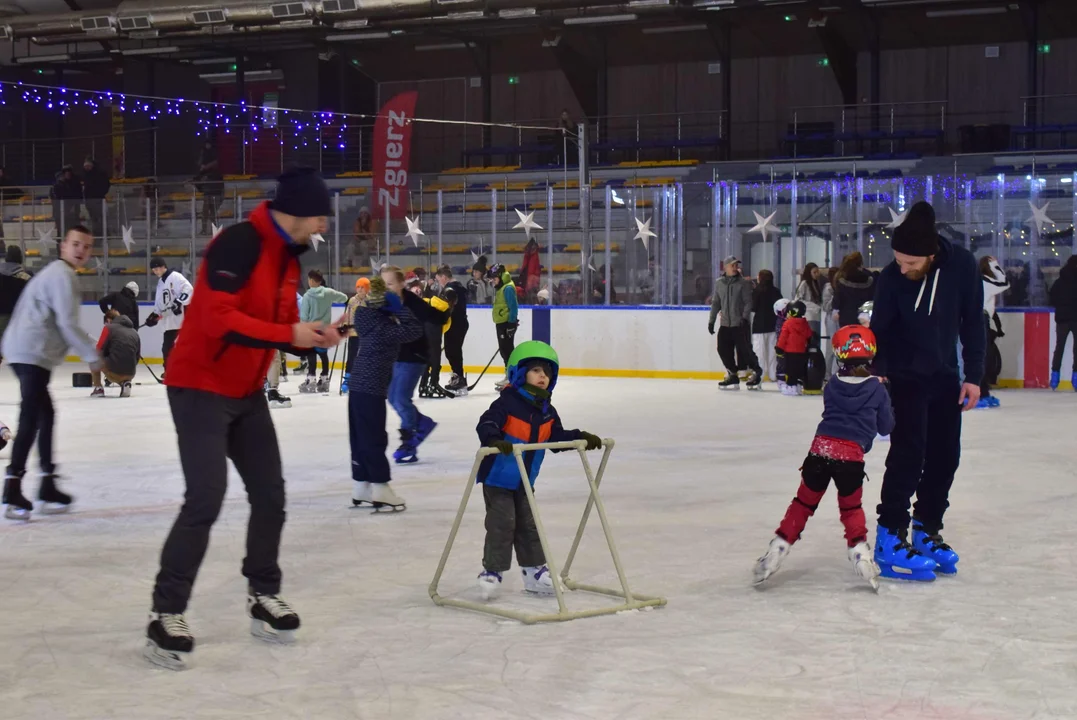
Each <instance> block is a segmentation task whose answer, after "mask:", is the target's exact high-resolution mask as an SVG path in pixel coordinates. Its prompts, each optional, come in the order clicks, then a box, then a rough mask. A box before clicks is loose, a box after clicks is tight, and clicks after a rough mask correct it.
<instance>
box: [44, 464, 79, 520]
mask: <svg viewBox="0 0 1077 720" xmlns="http://www.w3.org/2000/svg"><path fill="white" fill-rule="evenodd" d="M57 477H59V476H58V475H54V474H52V473H43V474H42V475H41V489H40V490H38V492H37V499H38V500H40V501H41V502H42V503H43V505H42V507H41V512H42V513H43V514H45V515H59V514H61V513H65V512H67V511H68V510H70V509H71V501H72V500H73V498H72V497H71V496H70V495H68V494H67V493H65V492H60V490H59V489H58V488H57V487H56V478H57Z"/></svg>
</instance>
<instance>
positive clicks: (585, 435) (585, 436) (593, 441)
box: [580, 430, 602, 450]
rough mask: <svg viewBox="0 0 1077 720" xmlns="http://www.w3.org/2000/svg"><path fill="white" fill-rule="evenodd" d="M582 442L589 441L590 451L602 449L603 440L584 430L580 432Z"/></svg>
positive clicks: (588, 447)
mask: <svg viewBox="0 0 1077 720" xmlns="http://www.w3.org/2000/svg"><path fill="white" fill-rule="evenodd" d="M580 440H585V441H587V449H588V450H598V449H599V448H600V447H602V438H600V437H599V436H598V435H592V434H591V433H589V432H586V431H584V430H580Z"/></svg>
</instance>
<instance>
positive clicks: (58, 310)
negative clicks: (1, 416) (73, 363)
mask: <svg viewBox="0 0 1077 720" xmlns="http://www.w3.org/2000/svg"><path fill="white" fill-rule="evenodd" d="M92 252H93V236H92V235H91V234H90V231H89V230H87V229H86V228H85V227H83V226H81V225H76V226H75V227H72V228H70V229H69V230H68V231H67V234H66V235H64V239H63V241H62V242H61V243H60V259H59V260H54V261H53V262H51V263H50V264H49V265H48V266H46V267H45V269H44V270H42V271H41V272H40V273H38V274H37V276H35V277H34V278H33V279H32V280H31V281H30V282H29V283H27V285H26V289H25V290H23V292H22V295H20V296H19V302H18V303H17V304H16V305H15V311H14V312H13V313H12V315H11V322H10V323H9V324H8V326H7V331H6V332H5V333H4V338H3V341H2V344H0V352H2V353H3V356H4V359H6V360H7V361H8V362H9V363H10V364H11V369H12V370H13V371H14V372H15V375H16V376H17V377H18V378H19V386H20V389H21V392H22V404H21V405H20V406H19V433H18V435H17V436H16V437H15V442H14V443H13V446H12V449H11V462H10V464H9V465H8V466H7V475H6V477H5V478H4V505H6V506H7V507H6V510H5V512H4V516H5V517H7V518H9V519H14V520H29V519H30V513H31V511H33V509H34V506H33V505H32V504H31V503H30V501H29V500H27V499H26V497H25V496H24V495H23V494H22V476H23V475H24V474H25V473H26V459H27V457H28V456H29V455H30V446H31V445H33V444H34V438H35V437H37V441H38V442H37V451H38V455H39V456H40V459H41V488H40V490H39V491H38V499H39V500H41V502H42V503H44V506H43V509H42V512H45V513H46V514H48V513H56V512H64V511H66V510H67V509H68V507H69V506H70V505H71V496H70V495H68V494H66V493H63V492H60V490H59V489H57V487H56V465H55V464H54V463H53V461H52V426H53V420H54V416H55V414H54V412H53V407H52V398H51V397H49V380H50V379H51V378H52V371H53V369H54V368H55V367H56V366H57V365H59V364H61V363H62V362H63V361H64V358H65V357H66V356H67V349H68V348H69V347H71V348H74V349H75V352H77V353H78V354H79V355H80V356H81V357H82V359H83V361H85V362H87V363H89V364H90V369H91V370H93V371H97V370H100V369H101V361H100V359H99V358H98V355H97V348H96V347H95V345H94V341H93V339H91V338H90V336H89V335H87V334H86V332H85V331H84V330H83V329H82V328H81V327H79V324H78V318H79V293H78V288H77V282H78V278H77V276H76V274H75V270H76V269H77V268H80V267H83V266H84V265H85V264H86V263H87V261H89V259H90V255H91V253H92Z"/></svg>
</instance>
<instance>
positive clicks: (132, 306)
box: [97, 280, 139, 329]
mask: <svg viewBox="0 0 1077 720" xmlns="http://www.w3.org/2000/svg"><path fill="white" fill-rule="evenodd" d="M97 305H98V306H99V307H100V308H101V312H103V313H105V314H108V311H109V310H117V311H119V313H120V314H121V315H125V316H126V317H127V319H128V320H130V321H131V327H133V328H136V329H137V328H138V325H139V323H138V283H136V282H135V281H134V280H132V281H131V282H129V283H127V284H126V285H124V286H123V287H122V288H121V289H120V291H119V292H114V293H109V294H108V295H106V296H104V297H103V298H101V299H100V300H98V301H97Z"/></svg>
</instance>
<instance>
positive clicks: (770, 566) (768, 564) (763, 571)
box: [754, 537, 792, 585]
mask: <svg viewBox="0 0 1077 720" xmlns="http://www.w3.org/2000/svg"><path fill="white" fill-rule="evenodd" d="M791 547H792V546H791V545H790V544H789V543H787V542H786V541H785V540H782V539H781V538H780V537H775V538H774V539H773V540H771V541H770V547H768V548H767V552H766V553H765V554H764V555H763V557H761V558H759V560H757V561H756V563H755V571H754V575H755V584H756V585H759V584H761V583H763V582H765V581H766V579H767V578H769V577H770V576H771V575H773V574H774V573H776V572H778V568H780V567H781V566H782V560H784V559H785V556H786V555H788V554H789V549H790V548H791Z"/></svg>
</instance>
